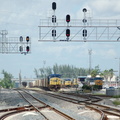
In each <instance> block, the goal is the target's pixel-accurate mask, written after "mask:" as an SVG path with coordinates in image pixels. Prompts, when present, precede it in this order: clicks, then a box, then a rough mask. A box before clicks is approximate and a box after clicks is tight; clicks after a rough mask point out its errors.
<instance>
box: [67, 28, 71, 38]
mask: <svg viewBox="0 0 120 120" xmlns="http://www.w3.org/2000/svg"><path fill="white" fill-rule="evenodd" d="M66 36H67V37H69V36H70V29H67V30H66Z"/></svg>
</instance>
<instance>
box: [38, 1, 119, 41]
mask: <svg viewBox="0 0 120 120" xmlns="http://www.w3.org/2000/svg"><path fill="white" fill-rule="evenodd" d="M56 8H57V7H56V3H55V2H53V3H52V10H53V15H52V16H51V17H50V18H48V19H41V20H40V25H39V26H38V27H39V40H38V41H40V42H61V41H67V42H120V19H92V18H88V17H87V16H86V14H87V9H86V8H83V14H84V17H83V19H71V16H70V15H69V14H68V15H66V20H64V19H57V17H56V15H55V10H56Z"/></svg>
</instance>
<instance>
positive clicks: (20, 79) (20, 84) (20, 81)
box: [19, 70, 22, 88]
mask: <svg viewBox="0 0 120 120" xmlns="http://www.w3.org/2000/svg"><path fill="white" fill-rule="evenodd" d="M21 86H22V77H21V70H20V73H19V87H20V88H21Z"/></svg>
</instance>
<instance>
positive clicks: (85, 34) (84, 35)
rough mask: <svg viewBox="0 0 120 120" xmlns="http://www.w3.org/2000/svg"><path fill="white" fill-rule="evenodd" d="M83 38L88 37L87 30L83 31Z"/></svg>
mask: <svg viewBox="0 0 120 120" xmlns="http://www.w3.org/2000/svg"><path fill="white" fill-rule="evenodd" d="M83 37H87V30H86V29H83Z"/></svg>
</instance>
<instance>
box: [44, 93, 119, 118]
mask: <svg viewBox="0 0 120 120" xmlns="http://www.w3.org/2000/svg"><path fill="white" fill-rule="evenodd" d="M43 94H45V95H49V96H51V97H54V98H57V99H61V100H65V101H67V102H72V103H74V104H83V103H84V104H85V106H86V107H88V108H90V109H94V110H96V111H97V112H99V113H100V114H101V120H105V119H107V118H106V116H107V115H113V116H118V117H120V109H117V108H114V107H111V106H106V105H100V104H97V103H94V102H95V101H96V102H97V101H98V100H97V99H95V98H94V99H93V100H92V98H89V99H86V100H82V101H80V100H78V99H74V98H70V97H65V96H62V95H56V94H52V93H43Z"/></svg>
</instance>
